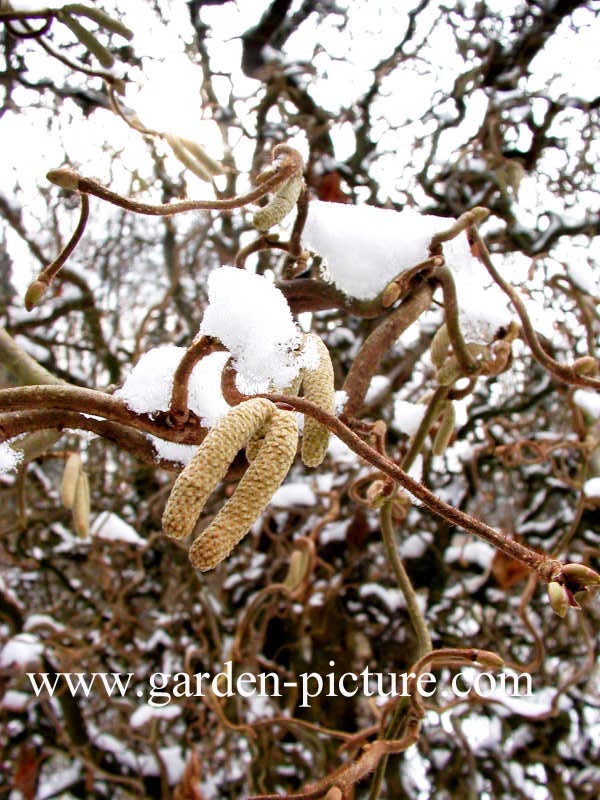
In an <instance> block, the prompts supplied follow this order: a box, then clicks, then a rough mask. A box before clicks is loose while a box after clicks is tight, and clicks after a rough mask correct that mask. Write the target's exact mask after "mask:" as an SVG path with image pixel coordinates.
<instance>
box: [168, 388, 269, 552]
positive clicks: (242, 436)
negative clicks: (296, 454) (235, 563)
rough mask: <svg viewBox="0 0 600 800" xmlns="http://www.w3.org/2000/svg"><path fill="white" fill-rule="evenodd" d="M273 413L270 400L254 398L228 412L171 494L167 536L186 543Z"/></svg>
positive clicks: (211, 432)
mask: <svg viewBox="0 0 600 800" xmlns="http://www.w3.org/2000/svg"><path fill="white" fill-rule="evenodd" d="M274 410H275V406H274V405H273V403H271V402H270V401H269V400H265V399H264V398H260V397H256V398H252V399H251V400H247V401H246V402H244V403H240V405H238V406H236V407H235V408H233V409H232V410H231V411H229V412H228V413H227V414H226V415H225V416H224V417H223V418H222V419H221V420H220V421H219V422H218V424H217V425H216V426H215V427H214V428H213V429H212V430H211V431H210V432H209V433H208V435H207V437H206V439H204V441H203V442H202V444H201V445H200V447H199V449H198V452H197V453H196V454H195V455H194V457H193V458H192V460H191V461H190V463H189V464H188V465H187V467H186V468H185V469H184V470H183V472H181V474H180V475H179V477H178V478H177V480H176V481H175V483H174V485H173V489H172V490H171V494H170V496H169V499H168V501H167V505H166V508H165V511H164V514H163V518H162V524H163V530H164V532H165V534H166V535H167V536H172V537H173V538H175V539H183V538H184V537H185V536H188V535H189V534H190V533H191V532H192V531H193V530H194V526H195V524H196V522H197V520H198V517H199V516H200V512H201V511H202V509H203V508H204V504H205V503H206V501H207V500H208V498H209V496H210V494H211V493H212V492H213V491H214V489H215V488H216V486H217V484H219V483H220V482H221V481H222V480H223V478H224V477H225V473H226V472H227V470H228V469H229V465H230V464H231V462H232V461H233V459H234V458H235V456H236V455H237V453H238V452H239V450H241V449H242V447H244V446H245V445H246V443H247V442H248V440H249V439H250V437H251V436H252V434H254V433H255V432H256V431H257V430H259V429H260V428H261V427H262V426H263V425H264V424H265V422H266V421H267V420H268V419H269V418H270V417H271V415H272V414H273V411H274Z"/></svg>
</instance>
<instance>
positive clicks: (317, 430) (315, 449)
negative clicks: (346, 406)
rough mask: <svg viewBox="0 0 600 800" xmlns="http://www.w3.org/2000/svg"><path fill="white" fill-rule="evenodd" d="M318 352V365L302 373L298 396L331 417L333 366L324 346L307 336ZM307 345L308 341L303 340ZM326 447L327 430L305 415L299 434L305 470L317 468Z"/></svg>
mask: <svg viewBox="0 0 600 800" xmlns="http://www.w3.org/2000/svg"><path fill="white" fill-rule="evenodd" d="M306 338H307V340H308V339H311V340H312V341H314V344H315V346H316V348H317V350H318V353H319V363H318V365H317V366H316V367H315V368H313V369H304V370H303V371H302V394H303V396H304V397H305V398H306V399H307V400H312V402H313V403H316V404H317V405H318V406H319V407H320V408H322V409H323V410H324V411H327V412H328V413H329V414H333V411H334V407H335V389H334V384H333V364H332V363H331V356H330V355H329V351H328V350H327V347H326V346H325V343H324V342H323V341H322V340H321V338H320V337H319V336H316V335H315V334H313V333H310V334H308V335H307V337H306ZM307 344H308V341H307ZM328 444H329V429H328V428H327V427H326V426H325V425H322V424H321V423H320V422H317V420H316V419H314V418H313V417H310V416H308V415H305V417H304V433H303V435H302V461H303V462H304V464H305V465H306V466H307V467H318V466H319V464H321V462H322V461H323V459H324V458H325V453H326V452H327V445H328Z"/></svg>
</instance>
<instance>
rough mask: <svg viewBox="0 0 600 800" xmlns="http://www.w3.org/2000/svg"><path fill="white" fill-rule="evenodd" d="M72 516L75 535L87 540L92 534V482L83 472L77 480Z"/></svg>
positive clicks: (81, 471) (80, 472)
mask: <svg viewBox="0 0 600 800" xmlns="http://www.w3.org/2000/svg"><path fill="white" fill-rule="evenodd" d="M71 514H72V517H73V529H74V530H75V533H76V534H77V535H78V536H81V538H82V539H85V538H86V537H87V536H88V534H89V532H90V482H89V480H88V476H87V475H86V473H85V472H84V471H83V470H80V471H79V476H78V478H77V485H76V487H75V497H74V498H73V508H72V509H71Z"/></svg>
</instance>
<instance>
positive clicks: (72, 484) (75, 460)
mask: <svg viewBox="0 0 600 800" xmlns="http://www.w3.org/2000/svg"><path fill="white" fill-rule="evenodd" d="M80 472H81V457H80V455H79V453H70V454H69V457H68V458H67V460H66V461H65V468H64V470H63V476H62V481H61V484H60V499H61V500H62V504H63V506H64V507H65V508H69V509H70V508H73V502H74V501H75V491H76V489H77V480H78V478H79V473H80Z"/></svg>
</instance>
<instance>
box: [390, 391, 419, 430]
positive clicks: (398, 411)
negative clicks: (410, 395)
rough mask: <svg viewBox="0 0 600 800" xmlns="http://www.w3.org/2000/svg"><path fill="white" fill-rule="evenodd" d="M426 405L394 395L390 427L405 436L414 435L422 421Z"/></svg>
mask: <svg viewBox="0 0 600 800" xmlns="http://www.w3.org/2000/svg"><path fill="white" fill-rule="evenodd" d="M426 411H427V406H426V405H424V404H423V403H409V402H408V400H401V399H400V398H399V397H396V399H395V400H394V418H393V419H392V427H393V428H395V429H396V430H397V431H400V433H405V434H406V435H407V436H414V435H415V433H416V432H417V431H418V430H419V425H420V424H421V422H422V421H423V417H424V416H425V412H426Z"/></svg>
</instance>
